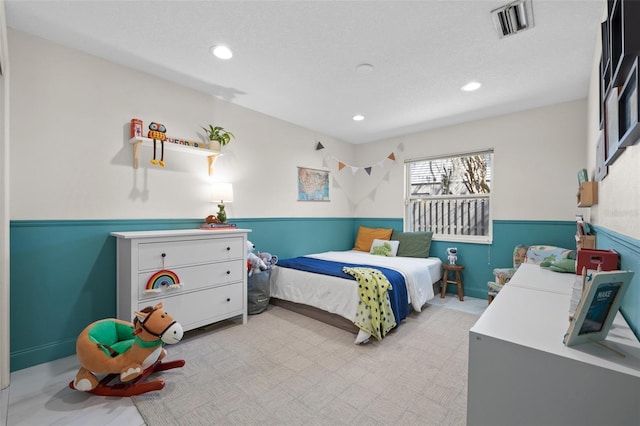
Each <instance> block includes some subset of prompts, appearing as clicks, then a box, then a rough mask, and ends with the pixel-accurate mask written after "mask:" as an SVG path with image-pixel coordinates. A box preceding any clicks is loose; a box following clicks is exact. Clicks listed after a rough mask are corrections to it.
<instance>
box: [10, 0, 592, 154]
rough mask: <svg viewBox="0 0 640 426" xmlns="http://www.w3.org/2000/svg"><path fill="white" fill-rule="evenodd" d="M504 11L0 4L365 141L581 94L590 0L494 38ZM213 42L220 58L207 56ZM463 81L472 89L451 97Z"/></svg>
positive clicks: (172, 0) (548, 11)
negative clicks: (228, 51) (227, 54)
mask: <svg viewBox="0 0 640 426" xmlns="http://www.w3.org/2000/svg"><path fill="white" fill-rule="evenodd" d="M506 3H508V1H491V0H472V1H461V0H440V1H438V0H425V1H190V0H187V1H178V0H167V1H161V0H156V1H137V0H133V1H131V0H130V1H115V0H110V1H105V0H92V1H77V0H76V1H63V0H46V1H34V0H5V10H6V15H7V25H8V26H9V27H11V28H14V29H18V30H20V31H24V32H27V33H31V34H34V35H37V36H40V37H43V38H46V39H49V40H51V41H54V42H57V43H60V44H63V45H66V46H69V47H73V48H76V49H79V50H82V51H85V52H89V53H91V54H94V55H96V56H100V57H103V58H105V59H108V60H110V61H113V62H116V63H120V64H125V65H127V66H129V67H132V68H135V69H139V70H143V71H145V72H148V73H150V74H154V75H157V76H160V77H163V78H166V79H168V80H171V81H174V82H177V83H180V84H182V85H185V86H188V87H191V88H194V89H197V90H200V91H202V92H205V93H209V94H211V95H213V96H217V97H220V98H223V99H225V100H227V101H229V102H233V103H236V104H238V105H242V106H244V107H247V108H250V109H252V110H255V111H259V112H262V113H264V114H268V115H271V116H273V117H277V118H280V119H282V120H286V121H288V122H291V123H294V124H297V125H300V126H303V127H305V128H308V129H312V130H314V131H317V132H320V133H324V134H327V135H331V136H333V137H336V138H338V139H340V140H343V141H346V142H350V143H365V142H371V141H376V140H380V139H385V138H389V137H395V136H400V135H403V134H407V133H413V132H416V131H420V130H426V129H430V128H434V127H440V126H444V125H450V124H456V123H460V122H464V121H469V120H474V119H478V118H483V117H489V116H495V115H500V114H504V113H508V112H512V111H519V110H525V109H530V108H534V107H538V106H542V105H548V104H553V103H558V102H564V101H569V100H574V99H579V98H582V97H586V96H587V90H588V84H589V73H590V71H591V67H592V64H593V55H594V51H595V46H596V38H597V37H598V36H599V30H600V21H601V17H602V10H603V1H602V0H532V5H533V14H534V21H535V27H534V28H533V29H531V30H528V31H525V32H522V33H519V34H516V35H514V36H511V37H506V38H503V39H500V38H498V36H497V33H496V31H495V29H494V27H493V22H492V20H491V15H490V11H491V10H493V9H495V8H497V7H500V6H503V5H505V4H506ZM220 43H224V44H226V45H228V46H230V47H231V48H232V50H233V52H234V57H233V58H232V59H231V60H229V61H224V62H223V61H220V60H218V59H216V58H215V57H213V55H211V53H210V48H211V46H213V45H215V44H220ZM360 63H369V64H372V65H373V66H374V70H373V72H371V73H368V74H361V73H358V72H356V66H357V65H358V64H360ZM470 80H478V81H480V82H482V83H483V86H482V88H481V89H480V90H478V91H476V92H472V93H466V92H462V91H461V90H460V87H461V86H462V85H463V84H465V83H467V82H468V81H470ZM355 114H362V115H364V116H365V117H366V118H365V120H363V121H360V122H354V121H352V119H351V117H352V116H353V115H355Z"/></svg>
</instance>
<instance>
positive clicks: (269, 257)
mask: <svg viewBox="0 0 640 426" xmlns="http://www.w3.org/2000/svg"><path fill="white" fill-rule="evenodd" d="M258 257H259V258H260V259H262V261H263V262H264V263H265V265H267V269H273V266H274V265H275V264H276V263H278V256H276V255H273V254H271V253H267V252H262V253H258Z"/></svg>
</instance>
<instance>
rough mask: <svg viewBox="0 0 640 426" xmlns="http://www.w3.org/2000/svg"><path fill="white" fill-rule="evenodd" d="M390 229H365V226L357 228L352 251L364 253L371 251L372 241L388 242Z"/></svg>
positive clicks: (391, 230)
mask: <svg viewBox="0 0 640 426" xmlns="http://www.w3.org/2000/svg"><path fill="white" fill-rule="evenodd" d="M392 232H393V229H392V228H389V229H385V228H367V227H366V226H360V227H358V236H357V237H356V244H355V245H354V246H353V249H354V250H360V251H366V252H368V251H369V250H371V244H372V243H373V240H389V238H391V233H392Z"/></svg>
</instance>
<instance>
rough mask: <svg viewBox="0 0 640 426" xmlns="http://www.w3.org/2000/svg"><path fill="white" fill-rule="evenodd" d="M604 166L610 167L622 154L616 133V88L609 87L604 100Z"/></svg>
mask: <svg viewBox="0 0 640 426" xmlns="http://www.w3.org/2000/svg"><path fill="white" fill-rule="evenodd" d="M604 109H605V117H604V127H605V146H606V151H605V152H606V157H605V164H606V165H607V166H610V165H611V164H613V162H614V161H616V159H617V158H618V157H619V156H620V154H622V150H623V149H624V148H622V147H620V144H619V140H618V137H619V133H618V87H615V86H614V87H611V89H610V90H609V93H607V96H606V99H605V106H604Z"/></svg>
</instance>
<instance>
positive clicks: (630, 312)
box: [594, 226, 640, 339]
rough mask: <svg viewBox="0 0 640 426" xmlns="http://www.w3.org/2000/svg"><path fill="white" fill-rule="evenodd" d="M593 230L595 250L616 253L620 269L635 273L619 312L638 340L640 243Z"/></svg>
mask: <svg viewBox="0 0 640 426" xmlns="http://www.w3.org/2000/svg"><path fill="white" fill-rule="evenodd" d="M594 228H595V230H596V248H598V249H600V250H608V249H613V250H615V251H617V252H618V254H619V255H620V269H622V270H629V271H634V272H635V274H634V276H633V279H632V280H631V285H630V286H629V290H627V294H626V295H625V297H624V300H623V301H622V306H621V307H620V311H622V315H623V316H624V318H625V319H626V320H627V322H628V323H629V326H630V327H631V329H632V330H633V332H634V333H635V335H636V337H638V339H640V241H638V240H635V239H633V238H630V237H627V236H626V235H622V234H618V233H617V232H614V231H609V230H608V229H606V228H602V227H599V226H596V227H594Z"/></svg>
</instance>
